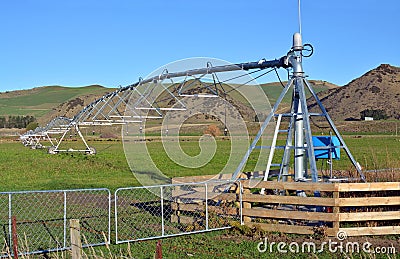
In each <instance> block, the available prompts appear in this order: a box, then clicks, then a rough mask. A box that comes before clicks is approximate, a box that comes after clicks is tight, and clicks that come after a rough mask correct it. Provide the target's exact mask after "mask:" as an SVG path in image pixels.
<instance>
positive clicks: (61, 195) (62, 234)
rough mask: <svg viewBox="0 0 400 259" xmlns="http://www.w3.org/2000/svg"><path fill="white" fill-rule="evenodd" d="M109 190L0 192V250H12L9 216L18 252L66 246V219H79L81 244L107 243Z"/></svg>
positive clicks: (5, 254)
mask: <svg viewBox="0 0 400 259" xmlns="http://www.w3.org/2000/svg"><path fill="white" fill-rule="evenodd" d="M110 215H111V194H110V191H109V190H108V189H84V190H62V191H28V192H2V193H0V226H1V238H0V246H1V254H0V257H10V256H13V254H12V252H11V251H12V247H13V238H12V224H11V219H12V217H15V218H16V229H17V234H18V237H17V241H18V250H19V253H20V254H35V253H44V252H51V251H60V250H65V249H69V248H70V246H71V245H70V232H69V220H70V219H79V221H80V225H81V234H82V242H83V244H84V246H93V245H103V244H106V243H107V244H109V243H110V226H111V224H110V223H111V222H110Z"/></svg>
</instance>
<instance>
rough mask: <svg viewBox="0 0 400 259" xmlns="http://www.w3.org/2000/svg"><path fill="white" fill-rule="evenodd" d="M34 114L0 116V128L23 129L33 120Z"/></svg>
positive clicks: (34, 119)
mask: <svg viewBox="0 0 400 259" xmlns="http://www.w3.org/2000/svg"><path fill="white" fill-rule="evenodd" d="M35 121H36V118H35V117H34V116H30V115H28V116H19V115H18V116H7V117H6V116H0V128H10V129H11V128H18V129H24V128H26V126H28V124H29V123H32V122H35Z"/></svg>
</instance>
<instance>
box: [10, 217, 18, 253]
mask: <svg viewBox="0 0 400 259" xmlns="http://www.w3.org/2000/svg"><path fill="white" fill-rule="evenodd" d="M11 224H12V246H13V254H14V256H13V257H14V259H18V234H17V217H16V216H12V217H11Z"/></svg>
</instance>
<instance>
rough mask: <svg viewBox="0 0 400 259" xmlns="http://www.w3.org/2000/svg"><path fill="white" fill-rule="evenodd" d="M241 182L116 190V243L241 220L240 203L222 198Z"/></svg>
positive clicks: (222, 226) (213, 227)
mask: <svg viewBox="0 0 400 259" xmlns="http://www.w3.org/2000/svg"><path fill="white" fill-rule="evenodd" d="M239 184H240V183H234V182H226V181H225V182H205V183H188V184H171V185H160V186H151V187H132V188H121V189H118V190H117V191H116V192H115V232H116V233H115V235H116V243H117V244H119V243H124V242H130V241H138V240H146V239H154V238H161V237H169V236H178V235H184V234H193V233H201V232H206V231H212V230H219V229H225V228H229V227H230V222H231V221H232V220H240V218H241V217H240V211H241V210H240V205H239V204H238V203H230V204H227V203H226V202H224V201H223V200H222V198H221V196H222V195H223V194H226V193H227V192H228V191H229V192H231V191H233V192H234V191H236V190H239V188H240V187H239Z"/></svg>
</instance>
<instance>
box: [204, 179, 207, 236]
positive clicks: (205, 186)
mask: <svg viewBox="0 0 400 259" xmlns="http://www.w3.org/2000/svg"><path fill="white" fill-rule="evenodd" d="M204 188H205V191H206V194H205V197H204V198H205V200H206V230H208V185H207V183H205V184H204Z"/></svg>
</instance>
